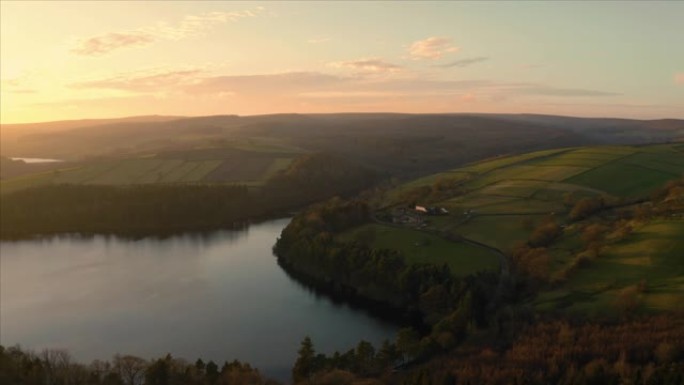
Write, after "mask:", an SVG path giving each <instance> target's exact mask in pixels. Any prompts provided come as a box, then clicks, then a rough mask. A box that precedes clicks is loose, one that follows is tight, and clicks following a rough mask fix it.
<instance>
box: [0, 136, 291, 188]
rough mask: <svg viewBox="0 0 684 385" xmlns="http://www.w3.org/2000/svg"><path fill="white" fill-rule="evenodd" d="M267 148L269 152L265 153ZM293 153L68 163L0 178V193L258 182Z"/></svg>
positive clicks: (225, 152) (207, 153) (179, 154)
mask: <svg viewBox="0 0 684 385" xmlns="http://www.w3.org/2000/svg"><path fill="white" fill-rule="evenodd" d="M266 149H270V150H271V151H266ZM298 155H299V153H297V152H282V151H275V149H274V148H273V147H261V148H259V150H258V151H242V150H235V149H234V148H230V149H222V148H219V149H198V150H189V151H174V152H168V153H162V154H153V155H148V156H144V157H137V158H116V159H104V160H94V161H88V162H81V163H71V164H69V165H67V166H65V167H64V168H62V169H58V170H53V171H50V172H43V173H38V174H33V175H25V176H21V177H16V178H11V179H7V180H3V181H2V182H1V184H0V191H1V192H2V193H3V194H4V193H11V192H15V191H20V190H22V189H24V188H27V187H31V186H40V185H46V184H85V185H107V186H116V185H138V184H159V183H161V184H174V183H227V184H245V185H249V186H260V185H261V184H263V182H264V181H266V180H267V179H268V178H269V177H271V176H273V175H275V174H277V173H278V172H279V171H281V170H284V169H286V168H287V167H288V166H289V165H290V163H291V162H292V160H293V159H294V158H295V157H296V156H298Z"/></svg>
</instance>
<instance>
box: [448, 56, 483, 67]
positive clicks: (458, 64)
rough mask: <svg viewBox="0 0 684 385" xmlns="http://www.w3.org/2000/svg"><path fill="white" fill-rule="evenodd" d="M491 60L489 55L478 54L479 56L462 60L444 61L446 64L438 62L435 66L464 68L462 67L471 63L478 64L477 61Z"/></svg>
mask: <svg viewBox="0 0 684 385" xmlns="http://www.w3.org/2000/svg"><path fill="white" fill-rule="evenodd" d="M487 60H489V58H488V57H484V56H478V57H471V58H467V59H460V60H455V61H452V62H449V63H444V64H436V65H435V67H440V68H454V67H458V68H462V67H467V66H469V65H473V64H477V63H482V62H483V61H487Z"/></svg>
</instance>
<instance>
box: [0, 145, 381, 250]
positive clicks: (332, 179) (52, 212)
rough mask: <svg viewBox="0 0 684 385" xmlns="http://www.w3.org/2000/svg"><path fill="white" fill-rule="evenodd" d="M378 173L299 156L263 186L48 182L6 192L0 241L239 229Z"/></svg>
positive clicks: (351, 188)
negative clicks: (43, 236)
mask: <svg viewBox="0 0 684 385" xmlns="http://www.w3.org/2000/svg"><path fill="white" fill-rule="evenodd" d="M377 178H378V175H377V174H376V173H374V172H373V171H370V170H368V169H366V168H364V167H361V166H357V165H356V164H354V163H351V162H348V161H345V160H343V159H340V158H337V157H334V156H331V155H328V154H309V155H305V156H302V157H300V158H299V159H297V160H296V161H294V162H293V163H292V164H290V165H289V167H288V168H287V169H286V170H283V171H282V172H280V173H278V174H276V175H274V176H273V177H271V178H270V179H269V180H268V181H267V182H266V184H265V185H264V186H262V187H260V188H258V189H251V188H248V187H247V186H244V185H230V184H144V185H121V186H119V185H106V186H105V185H76V184H49V185H44V186H36V187H30V188H27V189H24V190H22V191H19V192H15V193H9V194H2V195H0V203H1V204H2V208H3V209H2V211H1V212H0V238H2V239H19V238H28V237H32V236H36V235H49V234H58V233H80V234H117V235H123V236H130V237H142V236H146V235H157V236H167V235H170V234H174V233H179V232H185V231H203V230H210V229H217V228H239V227H241V226H243V225H244V224H246V223H247V222H248V221H251V220H259V219H265V218H273V217H277V216H284V215H287V213H288V212H290V211H293V210H296V209H299V208H301V207H303V206H305V205H307V204H310V203H312V202H316V201H320V200H325V199H328V198H330V197H333V196H337V195H341V196H345V195H349V194H352V193H355V192H358V191H359V190H361V189H364V188H366V187H368V186H370V185H371V184H372V183H374V182H375V181H376V180H377Z"/></svg>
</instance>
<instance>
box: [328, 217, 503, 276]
mask: <svg viewBox="0 0 684 385" xmlns="http://www.w3.org/2000/svg"><path fill="white" fill-rule="evenodd" d="M360 234H364V235H360ZM369 234H370V235H369ZM362 238H367V241H370V245H371V246H372V247H374V248H382V249H392V250H397V251H399V252H401V253H402V254H403V255H404V256H405V258H406V259H407V261H408V262H411V263H429V264H436V265H441V264H447V265H448V266H449V267H450V268H451V271H452V272H454V273H455V274H456V275H459V276H465V275H468V274H472V273H475V272H477V271H482V270H491V269H497V268H498V266H499V260H498V257H497V256H496V255H495V254H493V253H492V252H490V251H488V250H485V249H482V248H479V247H475V246H471V245H469V244H466V243H460V242H452V241H448V240H445V239H443V238H440V237H438V236H436V235H432V234H428V233H425V232H421V231H416V230H410V229H399V228H395V227H390V226H384V225H379V224H368V225H364V226H361V227H358V228H356V229H354V230H351V231H349V232H346V233H343V234H341V235H340V236H339V240H341V241H345V242H349V241H359V240H360V239H362Z"/></svg>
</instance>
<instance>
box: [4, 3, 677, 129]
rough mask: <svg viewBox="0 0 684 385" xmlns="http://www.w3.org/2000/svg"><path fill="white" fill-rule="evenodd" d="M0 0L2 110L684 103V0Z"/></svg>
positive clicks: (634, 109) (60, 115)
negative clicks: (574, 0)
mask: <svg viewBox="0 0 684 385" xmlns="http://www.w3.org/2000/svg"><path fill="white" fill-rule="evenodd" d="M0 4H1V9H0V11H1V12H0V14H1V20H0V21H1V23H0V28H1V31H0V32H1V35H0V36H1V37H0V60H1V62H0V77H1V80H2V83H1V89H0V91H1V95H0V97H1V99H0V113H1V115H0V117H1V118H0V119H1V122H2V123H19V122H35V121H47V120H60V119H78V118H104V117H119V116H132V115H151V114H158V115H213V114H240V115H250V114H264V113H280V112H302V113H304V112H341V111H360V112H370V111H395V112H512V113H518V112H531V113H546V114H561V115H575V116H614V117H631V118H663V117H670V118H684V2H678V1H667V2H660V3H655V2H616V1H610V2H594V1H591V2H577V3H570V2H530V3H519V2H500V3H497V2H473V3H468V2H432V3H431V2H415V3H410V2H377V3H372V2H353V3H346V2H328V1H325V2H218V1H204V2H201V1H197V2H178V1H173V2H157V1H155V2H110V3H106V2H99V1H98V2H57V1H50V2H18V1H17V2H13V1H12V2H10V1H2V2H1V3H0Z"/></svg>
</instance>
